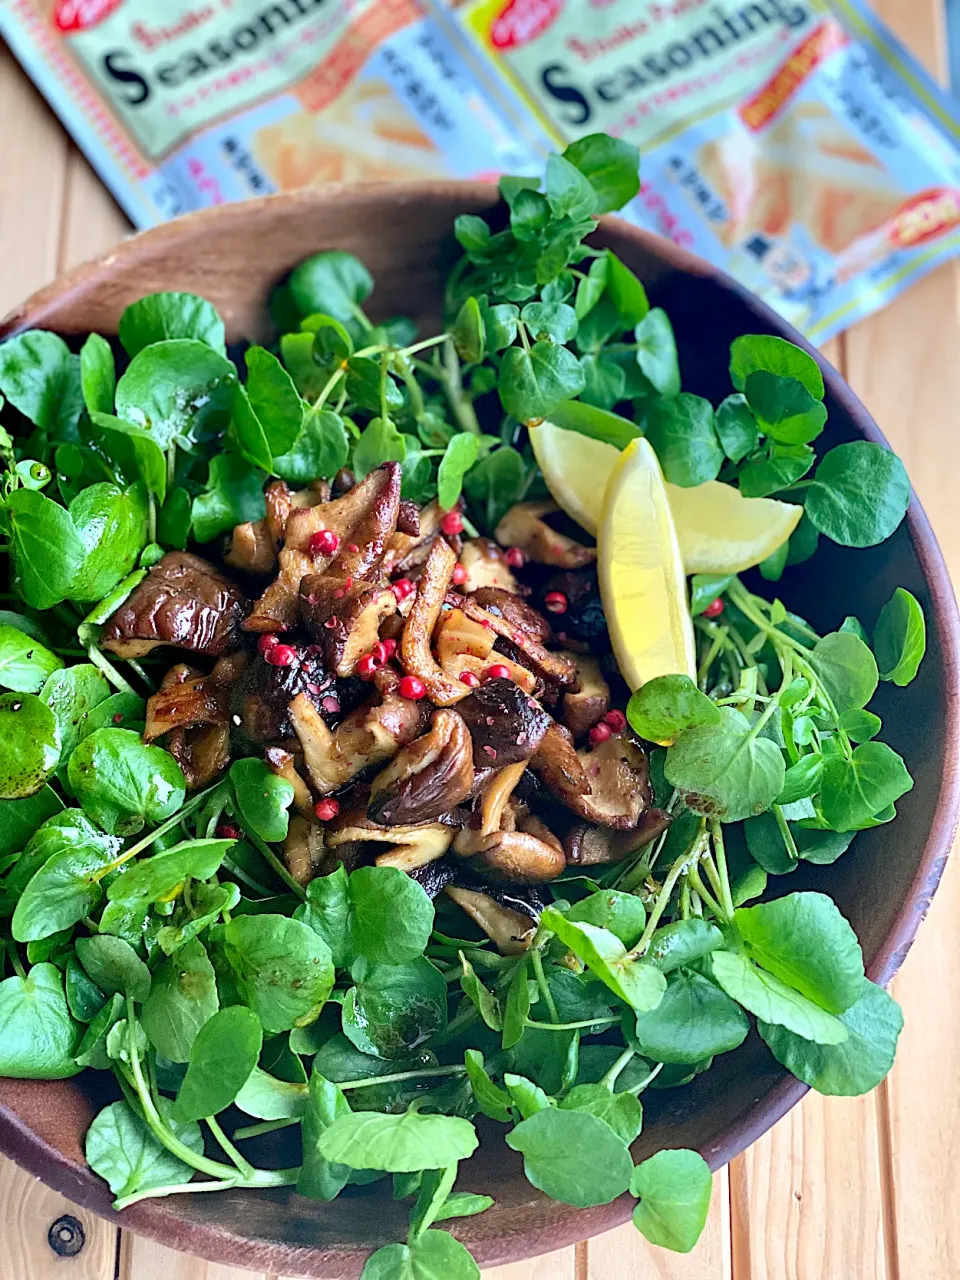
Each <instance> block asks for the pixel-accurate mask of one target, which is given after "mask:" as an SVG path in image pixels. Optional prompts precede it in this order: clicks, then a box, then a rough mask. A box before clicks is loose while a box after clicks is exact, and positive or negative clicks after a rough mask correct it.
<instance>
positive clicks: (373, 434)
mask: <svg viewBox="0 0 960 1280" xmlns="http://www.w3.org/2000/svg"><path fill="white" fill-rule="evenodd" d="M406 452H407V446H406V442H405V439H404V437H403V436H402V435H401V434H400V432H399V431H398V430H397V428H396V426H395V425H394V423H393V422H392V420H391V419H390V418H371V419H370V421H369V422H368V423H367V425H366V426H365V427H364V429H363V434H362V435H361V436H360V439H359V440H358V441H357V443H356V444H355V445H354V446H353V471H354V474H355V475H356V477H357V479H358V480H362V479H363V477H364V476H366V475H369V473H370V472H371V471H372V470H373V469H374V467H379V466H380V464H381V462H402V461H403V459H404V457H405V456H406Z"/></svg>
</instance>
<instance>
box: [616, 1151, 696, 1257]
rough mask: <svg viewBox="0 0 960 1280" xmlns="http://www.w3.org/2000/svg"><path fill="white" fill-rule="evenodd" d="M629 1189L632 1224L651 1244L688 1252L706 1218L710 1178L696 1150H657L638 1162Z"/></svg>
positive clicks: (676, 1251) (678, 1251)
mask: <svg viewBox="0 0 960 1280" xmlns="http://www.w3.org/2000/svg"><path fill="white" fill-rule="evenodd" d="M630 1190H631V1192H632V1193H633V1195H635V1196H636V1197H637V1199H638V1201H639V1203H638V1204H637V1207H636V1208H635V1209H634V1211H633V1224H634V1226H635V1227H636V1228H637V1230H638V1231H639V1232H640V1234H641V1235H643V1236H645V1237H646V1238H647V1239H648V1240H649V1241H650V1243H651V1244H656V1245H660V1246H661V1247H662V1248H664V1249H673V1250H674V1252H675V1253H689V1252H690V1250H691V1249H692V1248H693V1247H694V1245H695V1244H696V1243H697V1241H698V1240H699V1239H700V1234H701V1232H702V1231H703V1228H704V1226H705V1224H706V1221H707V1214H708V1213H709V1211H710V1195H711V1192H712V1190H713V1179H712V1178H711V1176H710V1169H709V1166H708V1165H707V1162H706V1161H705V1160H704V1158H703V1157H702V1156H701V1155H700V1154H699V1153H698V1152H696V1151H685V1150H673V1151H658V1152H657V1153H656V1155H652V1156H650V1157H649V1159H647V1160H644V1161H643V1162H642V1163H641V1164H638V1165H637V1167H636V1169H635V1170H634V1171H633V1177H632V1178H631V1179H630Z"/></svg>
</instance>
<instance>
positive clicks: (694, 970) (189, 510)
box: [0, 134, 925, 1280]
mask: <svg viewBox="0 0 960 1280" xmlns="http://www.w3.org/2000/svg"><path fill="white" fill-rule="evenodd" d="M500 190H501V193H502V196H503V200H504V203H505V209H504V210H503V213H502V217H501V216H500V215H499V214H498V216H497V219H496V226H491V225H490V224H489V223H488V222H487V221H485V220H483V219H481V218H479V217H476V216H473V215H465V216H463V217H460V218H458V219H457V221H456V225H455V228H454V230H455V234H456V237H457V240H458V241H459V243H460V245H461V247H462V249H463V256H462V257H461V259H460V260H459V262H458V263H457V265H456V266H455V267H454V269H453V271H452V273H451V275H450V277H449V281H448V284H447V290H446V299H445V306H446V316H447V320H446V327H445V329H444V331H443V332H442V333H438V334H435V335H428V336H421V335H419V334H418V333H417V332H416V329H415V327H414V326H413V325H412V324H411V322H409V321H408V320H407V319H405V318H403V317H392V318H388V319H385V320H382V321H380V322H376V321H374V320H373V319H371V317H370V316H369V315H368V313H367V311H366V310H365V303H366V301H367V299H368V297H369V296H370V294H371V292H372V291H373V286H374V282H373V280H372V279H371V277H370V275H369V274H368V272H367V270H366V269H365V267H364V266H363V264H362V263H361V262H360V261H358V259H357V258H355V257H353V256H351V255H350V254H348V253H345V252H341V251H338V250H331V251H326V252H323V253H319V254H317V255H315V256H314V257H312V258H310V259H308V260H307V261H306V262H303V263H302V264H300V265H299V266H297V267H296V268H295V269H294V270H293V271H292V273H291V274H290V276H289V278H288V279H287V280H286V281H285V282H284V283H283V284H282V285H280V286H279V288H278V289H277V291H276V292H275V294H274V296H273V298H272V299H271V304H270V305H271V311H272V314H273V317H274V319H275V321H276V327H277V331H278V332H279V334H280V335H281V336H280V337H279V339H278V340H277V342H276V343H275V344H274V345H273V346H272V347H270V348H265V347H260V346H244V347H231V348H230V349H229V350H228V348H227V346H226V343H225V335H224V325H223V322H222V321H221V319H220V317H219V316H218V315H217V313H216V311H215V310H214V308H213V307H212V306H211V305H210V303H208V302H207V301H205V300H204V299H203V298H201V297H197V296H194V295H191V294H183V293H176V294H174V293H158V294H152V295H150V296H147V297H144V298H142V299H140V300H139V301H137V302H135V303H133V304H132V305H131V306H129V307H128V308H127V309H126V311H125V312H124V313H123V315H122V317H121V319H120V323H119V337H118V340H111V341H108V340H107V339H105V338H104V337H101V336H100V335H98V334H91V335H90V336H89V337H88V338H87V339H86V340H85V341H84V342H83V344H82V346H81V347H80V349H79V354H75V353H74V352H73V351H72V350H71V349H70V347H69V346H68V345H67V343H66V342H64V341H63V340H62V339H61V338H60V337H58V336H57V335H55V334H53V333H48V332H42V331H29V332H25V333H22V334H19V335H18V336H15V337H13V338H10V339H9V340H7V341H6V342H5V343H4V344H3V345H2V346H0V392H2V395H3V397H4V398H5V402H4V403H3V406H2V411H0V414H2V421H3V423H4V427H3V428H2V429H0V455H2V458H0V460H2V466H3V473H2V478H0V499H2V500H0V534H2V537H3V540H4V550H5V551H6V552H7V553H8V555H9V559H10V568H11V573H10V586H9V594H8V595H6V596H5V597H4V603H5V604H6V605H7V606H9V607H7V608H5V609H3V610H2V611H0V685H2V687H3V688H4V689H5V690H6V692H4V693H2V694H0V739H2V741H3V744H4V750H3V754H2V758H0V943H2V954H3V962H4V966H5V968H6V971H7V974H8V976H6V977H5V978H4V979H3V981H2V982H0V1074H3V1075H7V1076H14V1077H29V1078H37V1079H62V1078H65V1077H69V1076H73V1075H75V1074H76V1073H78V1072H80V1071H82V1070H85V1069H91V1070H95V1071H99V1072H101V1073H107V1074H108V1075H109V1076H112V1078H113V1082H114V1095H115V1100H113V1101H111V1102H110V1103H109V1104H108V1105H107V1106H105V1107H104V1109H103V1110H102V1111H101V1112H100V1113H99V1115H97V1117H96V1118H95V1120H94V1121H93V1123H92V1125H91V1126H90V1129H89V1132H88V1133H87V1137H86V1156H87V1159H88V1161H89V1164H90V1166H91V1168H92V1169H93V1170H94V1171H95V1172H96V1173H97V1174H99V1175H100V1176H101V1177H102V1178H104V1179H105V1180H106V1181H107V1182H108V1183H109V1185H110V1188H111V1190H112V1192H113V1194H114V1196H115V1197H116V1200H115V1204H116V1207H117V1208H118V1209H122V1208H123V1207H124V1206H126V1205H130V1204H133V1203H134V1202H136V1201H138V1200H140V1199H142V1198H144V1197H148V1196H169V1195H177V1194H181V1193H191V1192H197V1191H205V1192H212V1191H216V1190H218V1189H222V1188H235V1187H289V1188H290V1190H291V1193H293V1192H295V1193H296V1194H298V1195H301V1196H305V1197H311V1198H315V1199H319V1200H327V1201H329V1200H332V1199H333V1198H334V1197H336V1196H338V1195H340V1194H345V1195H355V1194H363V1193H362V1191H358V1188H362V1187H364V1186H366V1185H368V1184H381V1185H382V1180H384V1179H392V1184H391V1183H389V1182H388V1185H387V1188H386V1193H387V1194H392V1195H393V1196H394V1197H395V1198H397V1199H400V1200H404V1201H408V1202H409V1205H410V1228H409V1235H408V1237H407V1239H406V1241H405V1242H398V1243H397V1244H393V1245H389V1246H387V1247H386V1248H383V1249H380V1250H378V1251H377V1252H376V1253H374V1254H373V1255H372V1256H371V1257H370V1259H369V1260H368V1262H367V1264H366V1267H365V1269H364V1272H363V1276H364V1278H365V1280H404V1278H411V1277H426V1276H435V1275H443V1276H444V1277H449V1280H467V1278H468V1277H476V1276H478V1275H479V1271H478V1268H477V1265H476V1263H475V1261H474V1260H473V1258H472V1257H471V1255H470V1254H469V1253H468V1251H467V1250H466V1248H465V1247H464V1246H463V1245H462V1244H461V1243H460V1242H459V1241H458V1240H457V1239H456V1238H455V1236H453V1235H452V1234H450V1233H449V1231H447V1230H446V1229H445V1228H443V1227H441V1226H440V1225H439V1224H441V1223H444V1222H446V1221H448V1220H452V1219H456V1218H461V1217H464V1216H467V1215H472V1214H477V1213H482V1212H484V1211H485V1210H487V1209H488V1208H489V1207H490V1206H491V1205H492V1203H493V1201H492V1200H491V1198H490V1197H489V1196H488V1195H482V1194H478V1193H477V1192H475V1191H474V1190H473V1189H472V1186H471V1178H470V1164H469V1159H470V1156H471V1155H472V1154H473V1152H474V1150H475V1149H476V1147H477V1145H478V1140H479V1139H478V1129H479V1130H480V1131H484V1132H486V1133H488V1134H490V1132H491V1131H492V1132H493V1134H494V1135H496V1134H498V1133H502V1134H503V1135H504V1137H505V1140H506V1142H507V1144H508V1145H509V1146H510V1147H512V1148H513V1149H514V1150H515V1151H517V1152H519V1153H521V1154H522V1157H523V1165H524V1170H525V1173H526V1176H527V1178H528V1179H529V1180H530V1182H531V1183H532V1184H533V1186H534V1187H536V1188H538V1189H539V1190H540V1191H542V1192H543V1193H545V1194H546V1195H548V1196H551V1197H553V1198H554V1199H556V1200H558V1201H561V1202H563V1203H565V1204H569V1205H572V1206H579V1207H586V1206H591V1205H599V1204H605V1203H608V1202H610V1201H612V1200H613V1199H615V1198H617V1197H619V1196H622V1195H624V1194H626V1193H629V1194H630V1195H631V1196H632V1197H633V1198H634V1200H635V1209H634V1221H635V1223H636V1225H637V1227H638V1229H639V1230H640V1231H641V1232H642V1233H643V1234H644V1235H645V1236H646V1237H647V1238H648V1239H649V1240H651V1241H653V1242H654V1243H655V1244H658V1245H663V1246H666V1247H667V1248H671V1249H675V1250H681V1251H686V1250H689V1249H690V1248H692V1247H693V1245H694V1243H695V1242H696V1240H697V1237H698V1235H699V1233H700V1231H701V1229H702V1227H703V1224H704V1221H705V1218H706V1215H707V1210H708V1205H709V1199H710V1187H711V1178H710V1172H709V1170H708V1168H707V1165H706V1164H705V1162H704V1161H703V1159H702V1158H701V1157H700V1155H699V1154H697V1153H696V1152H693V1151H687V1150H662V1151H659V1152H658V1153H657V1154H655V1155H653V1156H651V1157H649V1158H647V1159H645V1160H643V1161H642V1162H640V1163H639V1164H635V1163H634V1160H633V1158H632V1156H631V1153H630V1146H631V1144H632V1143H633V1142H634V1140H635V1139H636V1138H637V1136H638V1135H639V1133H640V1131H641V1127H642V1124H643V1099H644V1095H647V1096H649V1093H653V1092H654V1091H658V1090H663V1089H671V1090H673V1089H682V1088H683V1087H684V1085H686V1084H687V1083H688V1082H690V1081H691V1080H692V1079H693V1078H694V1077H695V1076H697V1075H698V1074H700V1073H702V1072H704V1071H707V1070H709V1069H710V1066H711V1063H712V1062H713V1060H714V1059H715V1058H716V1057H717V1056H718V1055H720V1054H723V1053H729V1052H731V1051H733V1050H735V1049H736V1048H737V1047H738V1046H739V1045H740V1044H741V1043H742V1042H743V1040H744V1039H745V1037H746V1036H747V1034H748V1033H749V1031H750V1028H751V1026H752V1025H754V1024H755V1025H756V1028H757V1030H758V1031H759V1034H760V1036H761V1037H762V1038H763V1040H764V1041H765V1042H766V1044H767V1046H768V1047H769V1050H770V1052H771V1053H772V1054H773V1055H774V1057H775V1058H776V1059H777V1060H778V1062H780V1063H781V1064H782V1065H783V1066H784V1067H785V1068H787V1069H788V1070H789V1071H791V1072H793V1074H794V1075H795V1076H797V1077H798V1078H799V1079H800V1080H802V1081H804V1082H805V1083H807V1084H809V1085H811V1086H812V1087H813V1088H815V1089H818V1090H820V1091H821V1092H823V1093H828V1094H859V1093H863V1092H866V1091H868V1090H870V1089H872V1088H873V1087H874V1086H875V1085H876V1084H877V1083H878V1082H879V1081H880V1080H882V1079H883V1077H884V1076H885V1074H886V1073H887V1071H888V1070H889V1068H890V1066H891V1063H892V1061H893V1055H894V1050H895V1045H896V1041H897V1036H898V1033H899V1030H900V1027H901V1023H902V1018H901V1014H900V1010H899V1008H898V1007H897V1005H896V1003H895V1002H894V1001H893V999H892V998H891V997H890V996H889V995H888V994H887V993H886V992H885V991H884V990H883V989H881V988H880V987H878V986H876V985H874V984H873V983H872V982H870V981H869V980H868V979H867V978H866V977H865V975H864V966H863V958H862V954H861V950H860V945H859V943H858V941H857V938H856V936H855V934H854V932H853V930H852V928H851V927H850V925H849V924H848V923H847V922H846V920H845V919H844V918H843V916H842V915H841V913H840V911H839V910H838V908H837V907H836V905H835V904H834V903H833V902H832V901H831V899H830V898H829V897H827V896H826V895H825V894H823V893H819V892H809V891H803V892H794V893H789V892H787V893H784V892H783V889H784V888H785V887H786V886H783V885H781V884H780V883H779V882H778V881H777V880H776V879H772V878H773V877H779V876H783V875H787V874H789V873H790V872H792V871H794V870H795V868H796V867H797V866H798V865H799V864H800V863H801V862H809V863H813V864H819V865H823V864H826V863H831V862H833V861H835V860H836V859H837V858H839V857H840V856H842V854H843V853H844V852H845V851H846V850H847V849H848V847H849V846H850V844H851V842H852V841H853V840H854V839H855V837H856V833H857V832H858V831H861V830H863V829H866V828H869V827H873V826H876V825H878V824H881V823H888V822H890V821H892V820H893V819H894V817H895V805H896V802H897V800H898V799H899V798H900V797H901V796H902V795H903V794H904V793H905V792H907V791H908V790H909V789H910V787H911V786H912V780H911V777H910V774H909V772H908V770H907V767H906V765H905V764H904V762H903V760H902V759H901V758H900V757H899V756H898V755H897V754H896V753H895V752H894V751H893V750H892V749H891V748H890V747H888V746H886V745H885V744H884V743H883V742H882V741H881V740H880V739H879V738H878V734H879V733H880V731H881V723H880V720H879V718H878V717H877V716H876V715H875V714H874V713H873V712H872V711H870V710H868V709H867V708H868V704H869V703H870V700H871V698H872V696H873V694H874V692H875V690H876V688H877V686H878V681H879V680H885V681H891V682H893V683H894V684H895V685H901V686H902V685H906V684H907V683H909V681H910V680H911V679H912V678H913V676H914V675H915V674H916V671H917V668H918V666H919V664H920V662H921V659H922V657H923V652H924V637H925V631H924V618H923V613H922V610H921V608H920V606H919V604H918V603H917V601H916V600H915V599H914V598H913V596H911V595H910V594H909V593H908V592H906V591H904V590H897V591H896V592H895V593H894V595H893V597H892V599H891V600H890V601H889V602H888V603H887V605H886V606H885V607H884V608H883V610H882V611H881V613H880V616H879V618H878V619H876V620H873V619H871V620H869V621H870V622H871V623H875V625H873V628H872V633H868V632H867V630H866V629H865V627H864V625H863V624H862V622H861V620H858V619H857V618H854V617H847V618H845V619H837V623H838V627H837V630H835V631H833V632H831V633H829V634H827V635H823V636H821V635H818V634H817V633H816V632H814V631H813V629H812V628H811V627H810V626H809V625H808V623H807V622H805V621H804V619H803V618H801V617H799V616H797V615H796V614H795V613H793V612H791V611H790V607H789V600H781V599H780V598H779V597H778V596H777V594H776V590H777V588H776V586H775V584H776V583H777V581H778V580H779V579H780V577H781V575H782V574H783V573H784V570H785V568H786V566H788V565H796V564H799V563H802V562H803V561H805V560H807V559H809V558H810V557H811V556H812V555H813V554H814V552H815V551H816V549H817V545H818V540H819V539H820V538H830V539H833V540H834V541H836V542H839V543H842V544H844V545H845V546H851V547H866V546H871V545H874V544H876V543H878V542H880V541H882V540H883V539H884V538H886V537H888V536H889V535H890V534H891V533H892V532H893V531H894V530H895V529H896V528H897V526H898V525H899V523H900V521H901V520H902V518H903V515H904V512H905V510H906V506H907V502H908V497H909V486H908V483H907V480H906V477H905V474H904V471H903V467H902V465H901V464H900V462H899V461H898V459H897V458H896V457H895V456H894V455H893V454H892V453H891V452H889V451H888V450H886V449H884V448H881V447H880V446H878V445H876V444H872V443H868V442H865V441H856V442H854V443H846V444H839V445H836V446H834V447H832V448H830V447H828V448H827V449H826V450H819V437H820V436H821V433H822V432H823V431H824V428H825V425H826V417H827V414H826V409H825V407H824V404H823V396H824V386H823V379H822V375H821V373H820V370H819V368H818V366H817V364H816V363H815V361H814V360H813V359H812V358H811V357H810V356H809V355H807V354H806V353H805V352H804V351H802V350H800V349H799V348H797V347H795V346H792V345H791V344H790V343H788V342H785V341H783V340H782V339H779V338H775V337H770V336H766V335H747V336H744V337H741V338H738V339H737V340H736V341H735V342H734V344H733V346H732V348H731V355H730V380H731V382H730V394H729V395H728V396H727V397H726V398H725V399H724V400H723V402H722V403H721V404H719V405H712V404H710V403H709V402H708V401H706V400H705V399H703V398H701V397H699V396H696V395H692V394H690V393H688V392H685V391H683V390H682V382H681V366H680V362H679V360H678V355H677V349H676V344H675V342H674V338H673V332H672V329H671V325H670V320H669V317H668V316H667V315H666V314H664V312H663V311H662V310H661V309H659V308H657V307H651V306H650V304H649V302H648V299H647V295H646V292H645V290H644V287H643V284H642V283H641V281H640V280H639V279H638V278H637V277H636V276H635V275H634V273H633V272H632V271H631V270H630V269H629V268H628V267H627V266H626V264H625V263H623V262H622V261H620V260H619V259H618V258H617V257H616V256H615V255H614V254H613V253H611V252H610V251H609V250H607V249H602V248H596V247H591V243H590V235H591V233H592V232H593V231H594V229H595V225H596V218H597V216H599V215H600V214H603V213H606V212H608V211H610V210H613V209H616V208H618V207H620V206H621V205H622V204H623V203H625V202H626V201H627V200H629V199H630V198H631V197H632V196H633V195H634V194H636V192H637V190H638V157H637V153H636V151H635V150H634V149H633V148H632V147H630V146H628V145H627V144H625V143H623V142H620V141H615V140H613V139H610V138H608V137H606V136H604V135H599V134H598V135H594V136H592V137H587V138H583V139H581V140H580V141H578V142H575V143H574V144H573V145H572V146H570V147H569V148H568V149H567V151H566V152H564V154H563V155H562V156H561V155H553V156H551V157H550V159H549V161H548V163H547V168H546V176H545V180H543V181H541V179H540V178H538V177H505V178H503V179H501V182H500ZM818 450H819V452H818ZM756 565H759V570H760V575H762V579H761V580H765V583H766V584H767V585H765V586H764V587H763V590H762V592H761V593H760V594H757V593H755V592H754V591H753V590H752V589H751V588H750V587H749V586H748V585H747V584H746V583H745V582H744V581H743V580H742V579H741V576H740V575H741V573H742V572H743V571H745V570H746V569H749V568H751V567H753V566H756ZM755 576H756V575H754V577H755ZM768 889H773V890H774V891H775V892H774V893H772V894H768V892H767V891H768ZM648 1091H649V1093H648ZM488 1140H490V1139H489V1138H488ZM458 1175H459V1180H458Z"/></svg>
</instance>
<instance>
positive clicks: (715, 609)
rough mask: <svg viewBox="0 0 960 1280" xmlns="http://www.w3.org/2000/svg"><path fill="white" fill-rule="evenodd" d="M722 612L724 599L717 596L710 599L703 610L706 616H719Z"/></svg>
mask: <svg viewBox="0 0 960 1280" xmlns="http://www.w3.org/2000/svg"><path fill="white" fill-rule="evenodd" d="M721 613H723V601H722V600H721V599H719V598H717V599H716V600H711V601H710V603H709V604H708V605H707V607H706V608H705V609H704V611H703V616H704V617H705V618H719V617H720V615H721Z"/></svg>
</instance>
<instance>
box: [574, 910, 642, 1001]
mask: <svg viewBox="0 0 960 1280" xmlns="http://www.w3.org/2000/svg"><path fill="white" fill-rule="evenodd" d="M567 919H568V920H574V921H575V922H576V923H577V924H592V925H593V926H594V927H595V928H597V929H607V930H609V932H610V933H612V934H613V935H614V936H615V937H617V938H619V939H620V941H621V942H622V943H623V945H624V946H625V947H633V946H636V944H637V942H638V941H639V940H640V935H641V934H642V933H643V929H644V925H645V924H646V922H647V912H646V909H645V907H644V905H643V903H642V902H641V901H640V899H639V898H638V897H637V896H636V894H633V893H618V892H617V890H616V889H603V890H601V891H600V892H598V893H591V894H589V895H588V897H586V898H581V899H580V901H579V902H575V903H574V904H573V906H572V907H571V908H570V910H569V911H568V912H567ZM578 1020H579V1019H575V1018H571V1019H570V1021H578Z"/></svg>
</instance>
